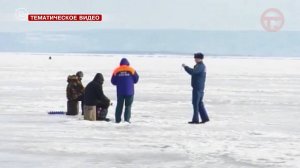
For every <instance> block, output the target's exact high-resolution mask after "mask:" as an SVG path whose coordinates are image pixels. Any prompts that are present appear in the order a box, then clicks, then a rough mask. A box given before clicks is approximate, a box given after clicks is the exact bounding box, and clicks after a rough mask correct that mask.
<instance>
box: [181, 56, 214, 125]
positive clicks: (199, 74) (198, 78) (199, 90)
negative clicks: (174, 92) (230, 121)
mask: <svg viewBox="0 0 300 168" xmlns="http://www.w3.org/2000/svg"><path fill="white" fill-rule="evenodd" d="M194 58H195V62H196V65H195V66H194V68H190V67H188V66H186V65H185V64H182V67H183V68H184V70H185V71H186V72H187V73H188V74H190V75H191V76H192V88H193V99H192V103H193V109H194V115H193V119H192V121H190V122H189V124H200V123H206V122H208V121H209V118H208V116H207V113H206V110H205V107H204V104H203V96H204V87H205V79H206V67H205V65H204V63H203V58H204V55H203V54H202V53H195V54H194ZM199 113H200V117H201V120H202V121H201V122H199Z"/></svg>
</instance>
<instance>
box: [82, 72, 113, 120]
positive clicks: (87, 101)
mask: <svg viewBox="0 0 300 168" xmlns="http://www.w3.org/2000/svg"><path fill="white" fill-rule="evenodd" d="M103 82H104V78H103V75H102V74H101V73H97V74H96V75H95V77H94V79H93V80H92V81H91V82H90V83H89V84H88V85H87V86H86V88H85V92H84V119H85V120H90V121H95V120H103V121H109V119H108V118H106V116H107V112H108V107H109V105H110V100H109V99H108V98H107V97H106V96H105V95H104V93H103V87H102V85H103Z"/></svg>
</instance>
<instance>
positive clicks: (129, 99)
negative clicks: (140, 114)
mask: <svg viewBox="0 0 300 168" xmlns="http://www.w3.org/2000/svg"><path fill="white" fill-rule="evenodd" d="M124 102H125V113H124V120H125V121H127V122H130V117H131V105H132V102H133V95H132V96H118V101H117V107H116V113H115V117H116V122H117V123H119V122H121V116H122V112H123V106H124Z"/></svg>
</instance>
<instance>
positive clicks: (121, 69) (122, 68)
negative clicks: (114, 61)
mask: <svg viewBox="0 0 300 168" xmlns="http://www.w3.org/2000/svg"><path fill="white" fill-rule="evenodd" d="M124 71H127V72H130V73H131V74H132V75H134V73H135V70H134V69H133V68H132V67H130V66H127V65H121V66H119V67H118V68H116V69H115V70H114V73H113V75H117V73H119V72H124Z"/></svg>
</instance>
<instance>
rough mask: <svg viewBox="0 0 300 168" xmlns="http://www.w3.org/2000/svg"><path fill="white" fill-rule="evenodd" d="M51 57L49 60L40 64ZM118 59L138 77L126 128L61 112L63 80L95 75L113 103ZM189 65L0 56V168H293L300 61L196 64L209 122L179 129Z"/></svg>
mask: <svg viewBox="0 0 300 168" xmlns="http://www.w3.org/2000/svg"><path fill="white" fill-rule="evenodd" d="M49 56H52V60H49V59H48V57H49ZM122 57H127V58H128V59H129V61H130V63H131V65H132V66H133V67H135V68H136V70H137V72H138V73H139V75H140V81H139V83H138V84H137V85H136V94H135V101H134V104H133V108H132V123H131V124H128V123H120V124H115V123H114V122H109V123H107V122H90V121H85V120H83V117H82V116H74V117H71V116H64V115H48V114H47V112H48V111H65V110H66V104H67V103H66V95H65V94H66V93H65V89H66V84H67V82H66V80H67V76H68V75H69V74H75V73H76V71H78V70H81V71H83V72H84V78H83V84H84V85H86V84H87V83H88V82H89V81H91V80H92V79H93V77H94V75H95V74H96V73H98V72H101V73H103V75H104V78H105V83H104V92H105V93H106V95H107V96H108V97H109V98H110V99H111V100H112V101H113V103H114V105H113V106H112V107H111V108H110V109H109V114H108V117H109V118H111V119H114V109H115V105H116V93H115V87H114V86H112V85H111V83H110V77H111V74H112V71H113V69H114V68H115V67H116V66H118V64H119V61H120V59H121V58H122ZM182 63H185V64H187V65H189V66H193V65H194V62H193V58H192V57H191V56H188V55H185V56H178V55H176V56H175V55H174V56H172V55H159V54H158V55H152V56H151V57H150V56H148V55H140V56H138V55H130V54H126V55H121V54H117V55H114V54H107V55H105V54H71V53H70V54H32V53H1V54H0V76H1V78H0V100H1V101H0V108H1V112H0V132H1V133H0V167H1V168H8V167H9V168H10V167H22V168H27V167H28V168H29V167H30V168H32V167H45V168H52V167H64V168H66V167H72V168H74V167H78V168H79V167H124V168H127V167H134V168H137V167H139V168H140V167H141V168H148V167H149V168H150V167H151V168H153V167H172V168H173V167H178V168H190V167H194V168H198V167H214V168H221V167H222V168H223V167H230V168H242V167H247V168H248V167H249V168H252V167H253V168H254V167H259V168H260V167H263V168H265V167H272V168H276V167H278V168H281V167H282V168H296V167H300V166H299V165H300V144H299V143H300V125H299V121H298V120H299V117H300V113H299V112H300V101H299V100H300V66H299V65H300V59H297V58H295V57H293V58H292V57H290V58H289V57H282V58H270V57H253V58H251V57H230V56H226V57H225V56H224V57H210V56H207V57H206V58H205V64H206V66H207V72H208V74H207V83H206V93H205V105H206V108H207V111H208V114H209V116H210V119H211V121H210V122H209V123H207V124H204V125H188V124H187V122H188V121H190V119H191V115H192V106H191V87H190V77H189V76H188V75H187V74H186V73H185V72H184V70H183V69H182V68H181V64H182Z"/></svg>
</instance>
